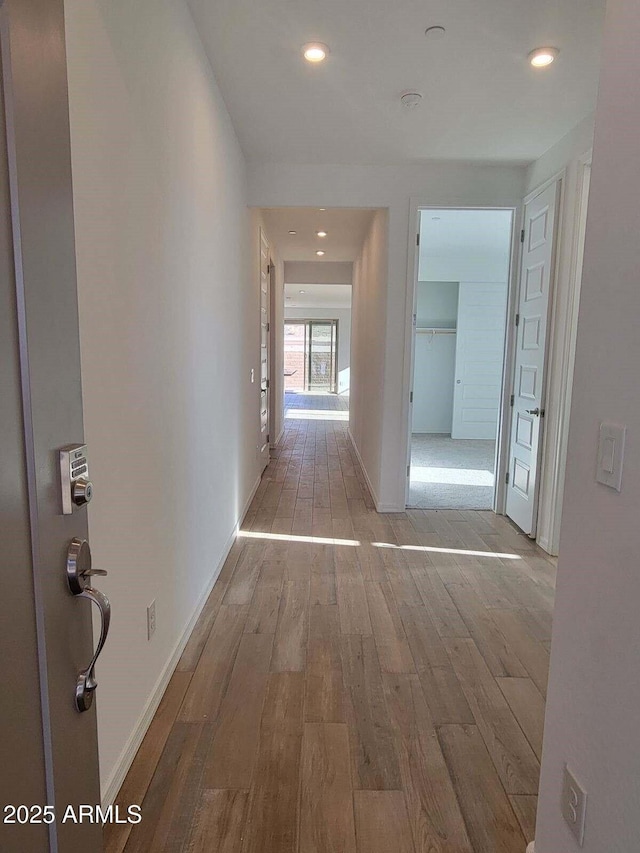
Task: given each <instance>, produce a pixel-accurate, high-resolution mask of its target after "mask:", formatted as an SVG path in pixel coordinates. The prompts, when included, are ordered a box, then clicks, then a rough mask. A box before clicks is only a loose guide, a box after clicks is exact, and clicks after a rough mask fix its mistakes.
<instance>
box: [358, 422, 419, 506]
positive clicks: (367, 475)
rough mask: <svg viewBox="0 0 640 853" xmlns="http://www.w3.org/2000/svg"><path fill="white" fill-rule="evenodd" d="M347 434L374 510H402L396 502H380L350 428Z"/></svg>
mask: <svg viewBox="0 0 640 853" xmlns="http://www.w3.org/2000/svg"><path fill="white" fill-rule="evenodd" d="M347 434H348V436H349V439H350V440H351V446H352V447H353V450H354V452H355V454H356V457H357V459H358V462H359V463H360V467H361V468H362V473H363V474H364V478H365V480H366V481H367V486H368V487H369V491H370V492H371V497H372V498H373V502H374V504H375V507H376V512H404V510H405V507H404V505H403V506H399V505H398V504H383V503H380V498H379V497H378V495H377V494H376V490H375V489H374V488H373V486H372V485H371V480H370V479H369V474H368V473H367V469H366V467H365V464H364V462H363V461H362V456H360V451H359V450H358V446H357V445H356V442H355V440H354V438H353V435H352V434H351V429H347Z"/></svg>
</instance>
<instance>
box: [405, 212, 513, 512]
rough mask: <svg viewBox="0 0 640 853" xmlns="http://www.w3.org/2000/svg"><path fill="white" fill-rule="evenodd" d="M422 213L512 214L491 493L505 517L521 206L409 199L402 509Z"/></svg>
mask: <svg viewBox="0 0 640 853" xmlns="http://www.w3.org/2000/svg"><path fill="white" fill-rule="evenodd" d="M423 210H487V211H491V210H508V211H511V214H512V216H511V251H510V256H509V275H508V292H507V311H506V322H505V354H504V364H503V370H502V389H501V400H500V416H499V421H498V433H497V436H496V464H495V477H496V487H495V494H494V503H493V511H494V512H497V513H500V514H504V506H505V502H506V488H505V476H506V471H507V464H508V457H509V442H508V432H509V430H508V429H507V431H506V432H507V438H506V440H505V424H506V418H507V416H508V413H509V410H510V407H509V395H510V394H511V387H512V384H513V367H514V352H515V336H514V334H513V330H514V329H515V313H516V306H517V304H518V292H519V264H520V251H521V247H520V240H519V239H518V235H519V233H520V229H521V228H522V211H523V204H520V205H518V206H514V205H510V204H504V205H498V204H451V203H450V202H449V203H448V204H436V203H434V202H424V201H422V200H420V199H417V198H412V199H411V202H410V211H409V222H410V226H411V225H413V228H412V227H409V241H408V247H407V296H406V303H405V347H404V370H403V389H402V418H403V422H404V425H405V430H404V441H405V442H406V443H405V454H404V465H405V466H406V468H405V467H404V466H403V467H402V470H401V471H400V476H401V477H402V480H403V484H404V485H403V489H404V505H405V508H406V506H407V504H408V499H409V480H410V475H409V472H410V468H411V424H412V412H413V404H412V401H411V394H412V391H413V382H414V370H415V363H414V362H415V325H416V311H417V297H418V288H417V281H418V263H419V259H420V251H419V244H418V235H419V234H420V214H421V213H422V211H423Z"/></svg>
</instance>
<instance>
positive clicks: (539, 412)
mask: <svg viewBox="0 0 640 853" xmlns="http://www.w3.org/2000/svg"><path fill="white" fill-rule="evenodd" d="M525 411H526V413H527V414H528V415H535V416H536V417H537V418H543V417H544V409H539V408H538V407H537V406H536V408H535V409H525Z"/></svg>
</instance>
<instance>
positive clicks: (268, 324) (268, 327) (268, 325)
mask: <svg viewBox="0 0 640 853" xmlns="http://www.w3.org/2000/svg"><path fill="white" fill-rule="evenodd" d="M270 327H271V323H267V332H268V331H269V329H270Z"/></svg>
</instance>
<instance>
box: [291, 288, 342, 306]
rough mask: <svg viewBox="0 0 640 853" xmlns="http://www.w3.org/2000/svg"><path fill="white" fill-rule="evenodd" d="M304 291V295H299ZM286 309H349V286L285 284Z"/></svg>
mask: <svg viewBox="0 0 640 853" xmlns="http://www.w3.org/2000/svg"><path fill="white" fill-rule="evenodd" d="M301 290H304V293H300V291H301ZM284 296H285V302H284V307H285V311H286V309H287V308H350V307H351V285H350V284H285V286H284Z"/></svg>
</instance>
